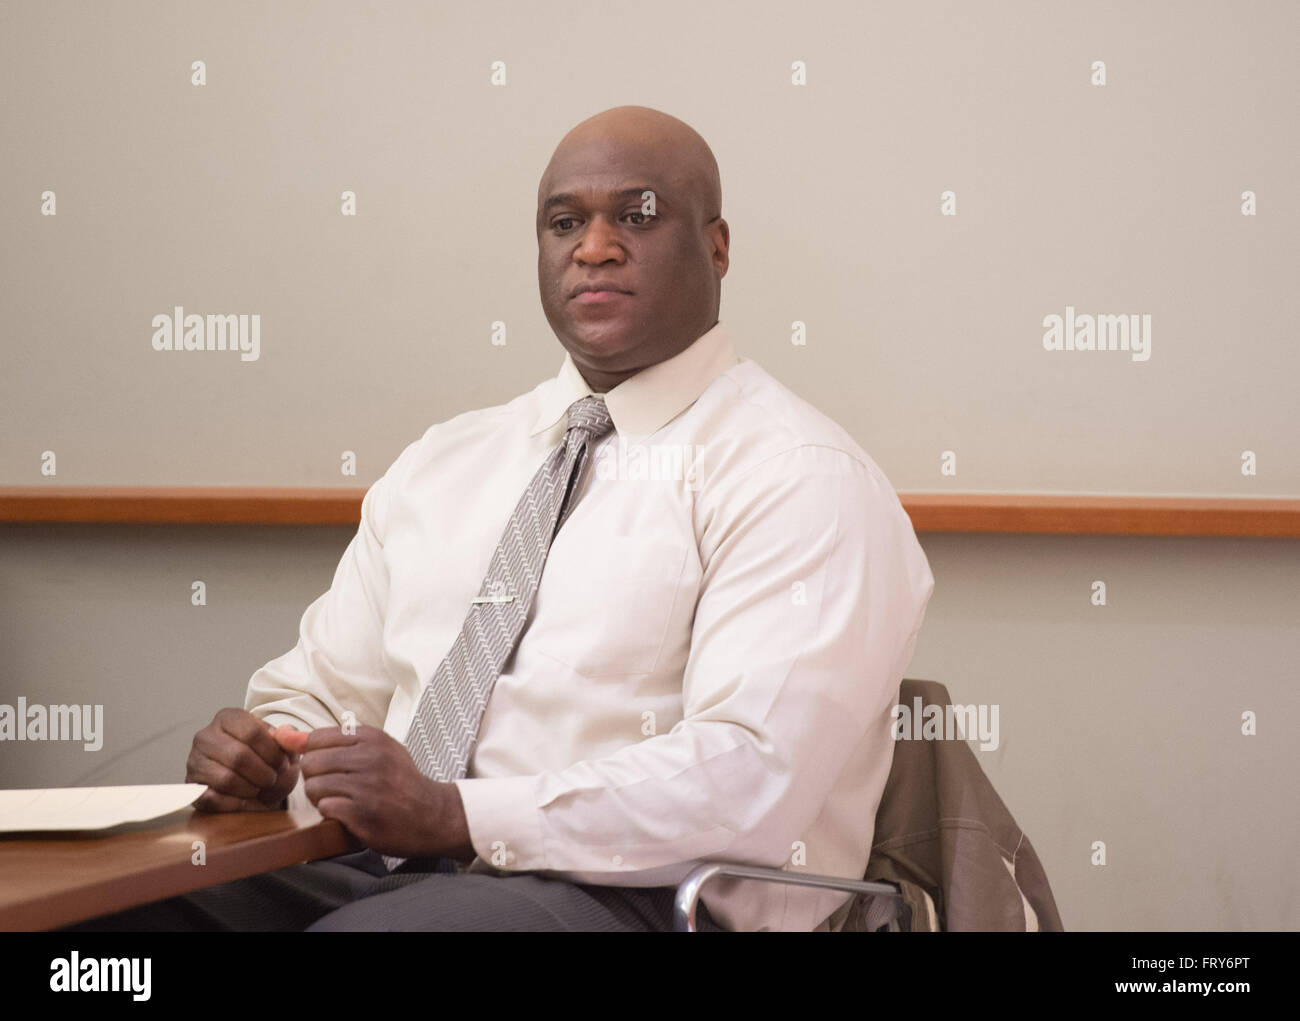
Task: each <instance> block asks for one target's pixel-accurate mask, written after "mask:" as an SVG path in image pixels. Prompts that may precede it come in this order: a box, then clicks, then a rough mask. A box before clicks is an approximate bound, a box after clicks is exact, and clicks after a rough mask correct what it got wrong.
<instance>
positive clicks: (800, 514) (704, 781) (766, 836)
mask: <svg viewBox="0 0 1300 1021" xmlns="http://www.w3.org/2000/svg"><path fill="white" fill-rule="evenodd" d="M703 495H704V494H701V496H703ZM697 519H698V520H701V521H703V530H702V533H700V542H699V547H700V556H701V563H702V565H703V574H702V578H701V584H700V591H699V593H698V602H697V607H696V613H695V618H694V622H693V625H692V632H691V649H690V654H689V657H688V660H687V664H686V668H685V671H684V676H683V683H682V700H683V719H682V720H681V721H680V722H679V723H677V724H676V725H675V726H674V727H673V728H672V729H671V730H670V731H669V732H667V733H664V734H660V735H656V736H652V737H647V738H645V739H644V740H642V741H640V742H638V743H636V744H632V745H628V746H626V747H624V748H621V749H619V751H618V752H616V753H615V754H612V755H609V756H607V757H603V758H600V759H590V760H584V761H580V762H577V763H574V764H573V765H572V766H569V767H567V768H564V769H560V770H553V771H549V772H544V773H540V774H537V775H533V776H520V777H508V778H472V779H462V780H458V781H456V784H457V786H458V787H459V789H460V793H461V798H462V801H463V802H464V805H465V814H466V819H467V822H468V824H469V831H470V837H471V842H472V843H473V845H474V849H475V851H476V852H477V853H478V855H479V856H480V858H482V859H483V860H484V862H485V863H486V864H488V865H490V866H491V867H493V868H498V869H517V870H536V871H556V872H564V873H566V874H569V875H570V876H571V877H572V878H573V879H574V881H577V882H592V883H600V884H604V885H614V886H618V885H637V886H641V885H661V884H668V883H675V882H677V881H679V880H680V878H681V877H682V876H683V875H684V874H685V871H686V868H684V867H683V866H687V867H689V865H690V864H691V863H693V862H695V861H699V860H707V859H715V860H727V861H735V862H745V863H749V864H756V865H768V866H772V867H779V866H781V865H783V864H785V863H786V861H787V860H788V858H789V856H790V853H791V848H792V844H793V842H794V841H796V840H797V839H799V837H800V835H801V833H802V832H803V831H804V830H805V828H807V827H808V826H809V825H810V824H811V823H812V822H813V821H814V820H815V819H816V818H817V816H818V814H819V813H820V812H821V810H822V808H823V805H824V802H825V801H826V798H827V796H828V794H829V792H830V791H831V789H832V787H833V785H834V784H835V783H836V782H837V781H838V780H839V779H840V778H841V777H842V775H843V773H844V770H845V768H846V766H847V765H848V763H849V761H850V759H851V758H852V757H853V755H854V752H855V750H857V749H858V748H859V746H860V745H861V743H862V741H863V739H864V736H865V735H866V734H867V733H868V732H869V731H871V730H872V729H873V728H874V732H877V733H887V732H888V729H887V724H886V723H885V722H884V720H885V719H886V718H887V716H888V713H889V710H890V708H891V707H892V705H893V703H894V701H895V700H896V696H897V690H898V683H899V681H900V680H901V678H902V675H903V672H904V670H905V669H906V667H907V663H908V660H909V659H910V658H911V655H912V650H913V647H914V645H915V640H916V635H917V632H918V630H919V628H920V625H921V619H922V617H923V615H924V609H925V605H926V602H927V601H928V599H929V596H930V592H931V590H932V588H933V578H932V577H931V574H930V570H929V566H928V564H927V563H926V560H925V557H924V554H923V553H922V552H921V550H920V546H919V543H918V542H917V540H916V536H915V533H914V532H913V530H912V526H911V522H910V520H909V519H908V517H907V515H906V512H905V511H904V510H903V508H902V506H901V505H900V504H899V502H898V498H897V496H896V495H895V493H894V491H893V489H892V488H891V487H890V486H889V484H888V482H887V481H886V480H885V479H884V478H883V476H881V475H880V474H879V470H878V469H875V468H873V467H869V466H867V465H865V464H863V463H862V462H861V461H859V460H857V459H856V458H853V457H851V456H850V455H848V454H847V453H845V452H843V451H840V450H837V449H834V448H830V447H819V446H802V447H798V448H795V449H792V450H788V451H785V452H783V453H780V454H777V455H775V456H773V457H771V458H769V459H768V460H766V461H764V462H762V463H760V464H759V465H757V466H756V467H754V468H751V469H750V470H748V471H747V472H745V473H744V474H743V475H742V476H741V477H740V479H739V480H737V481H735V482H733V483H732V484H731V485H729V486H728V487H727V490H726V491H725V492H724V493H721V494H719V495H717V496H716V497H715V498H714V499H713V500H712V501H711V503H707V504H706V501H704V500H703V499H702V500H701V501H700V504H699V505H697ZM697 527H698V526H697ZM881 751H882V754H884V755H889V754H892V748H882V750H881ZM476 865H477V863H476Z"/></svg>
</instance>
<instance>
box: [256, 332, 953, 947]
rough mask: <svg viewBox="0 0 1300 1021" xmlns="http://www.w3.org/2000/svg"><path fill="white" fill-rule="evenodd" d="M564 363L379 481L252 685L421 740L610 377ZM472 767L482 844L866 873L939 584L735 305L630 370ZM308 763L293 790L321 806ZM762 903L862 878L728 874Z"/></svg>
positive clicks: (531, 867) (723, 900)
mask: <svg viewBox="0 0 1300 1021" xmlns="http://www.w3.org/2000/svg"><path fill="white" fill-rule="evenodd" d="M591 392H592V391H591V389H590V388H589V387H588V385H587V383H586V382H585V381H584V379H583V378H582V376H581V374H580V373H579V372H578V371H577V369H576V367H575V366H574V364H573V361H572V359H571V357H569V356H568V355H567V354H566V356H565V359H564V364H563V365H562V366H561V368H560V371H559V374H558V375H557V376H556V377H555V378H554V379H549V380H546V381H545V382H543V383H541V384H539V385H538V386H537V387H535V388H534V389H533V390H531V391H529V392H528V393H526V394H523V395H522V396H520V397H517V398H515V399H514V400H512V401H510V402H509V403H507V404H504V405H500V406H497V407H492V408H485V409H482V410H478V411H471V412H467V413H465V414H462V415H458V416H457V417H455V418H452V419H450V420H449V421H446V422H442V423H440V424H438V425H434V426H432V427H431V428H430V429H429V430H428V431H427V432H426V433H425V434H424V435H423V436H422V437H421V438H420V439H418V440H416V441H415V442H414V443H412V444H411V445H410V446H408V447H407V448H406V449H405V450H404V451H403V452H402V453H401V455H400V456H399V457H398V458H397V460H396V461H395V462H394V463H393V465H392V466H391V467H390V468H389V469H388V471H387V472H385V474H384V476H383V477H382V478H381V479H379V480H378V481H377V482H376V483H375V484H374V485H373V486H371V488H370V489H369V491H367V493H366V495H365V498H364V500H363V502H362V510H361V524H360V527H359V528H358V530H357V534H356V535H355V537H354V538H353V539H352V541H351V543H350V544H349V545H348V548H347V550H346V551H345V552H344V554H343V558H342V560H341V561H340V563H339V566H338V569H337V571H336V573H335V575H334V581H333V583H332V585H331V587H330V589H329V591H327V592H325V593H324V594H323V595H322V596H320V598H318V599H317V600H316V601H315V602H313V603H312V604H311V605H310V606H309V607H308V608H307V610H306V612H305V613H304V614H303V617H302V623H301V627H300V631H299V640H298V643H297V645H296V646H295V647H294V648H293V649H292V650H290V651H289V652H288V653H286V654H285V655H283V656H281V657H279V658H278V659H275V660H273V661H271V662H270V663H267V664H266V666H264V667H262V668H261V669H260V670H258V671H257V672H256V673H255V674H253V676H252V678H251V680H250V681H249V685H248V695H247V698H246V701H245V707H246V708H247V709H249V710H252V711H253V712H254V713H255V714H256V715H257V716H259V717H261V718H263V719H265V720H266V721H268V722H269V723H272V724H280V723H291V724H293V725H295V726H297V727H299V728H302V729H311V728H314V727H334V726H340V725H341V724H342V722H343V721H344V719H345V717H344V713H345V712H349V711H350V712H351V713H352V714H353V717H352V718H353V719H355V721H356V723H357V724H369V725H372V726H377V727H383V728H384V730H385V731H387V733H389V734H391V735H392V736H393V737H395V738H396V739H397V740H398V741H405V738H406V732H407V727H408V725H409V724H410V721H411V717H412V714H413V713H414V711H415V706H416V704H417V703H418V701H419V697H420V690H421V686H422V685H424V684H425V683H426V682H427V681H428V680H429V679H430V678H431V677H432V676H433V673H434V671H435V669H436V668H437V666H438V664H439V662H440V661H441V660H442V658H443V656H444V655H445V654H446V653H447V651H448V650H449V649H450V648H451V645H452V642H453V640H454V639H455V637H456V635H457V634H458V633H459V631H460V628H461V625H462V623H463V622H464V620H465V617H466V614H467V613H468V612H469V608H470V600H471V599H473V598H474V597H475V596H476V595H478V594H479V590H480V588H481V586H482V584H483V579H484V577H485V575H486V573H487V568H488V564H489V561H490V560H491V557H492V554H493V551H494V549H495V548H496V545H497V541H498V540H499V539H500V537H501V533H502V531H503V530H504V528H505V525H506V522H507V521H508V520H509V518H510V515H511V513H512V512H513V510H514V507H515V504H516V502H517V501H518V499H519V497H520V496H521V495H522V494H523V492H524V490H525V488H526V487H527V485H528V483H529V480H530V479H531V478H532V477H533V474H534V473H535V472H536V471H537V469H538V468H539V467H540V466H541V464H542V462H543V461H544V460H545V458H546V457H547V454H548V453H549V452H550V451H551V450H552V449H553V448H554V447H555V446H556V445H557V444H559V443H561V442H562V441H563V438H564V433H565V427H566V412H567V409H568V407H569V406H570V405H571V404H572V403H573V402H574V401H576V400H578V399H579V398H581V397H584V396H586V395H587V394H589V393H591ZM606 402H607V405H608V408H609V411H610V415H611V418H612V419H613V423H614V431H613V432H611V433H609V434H607V435H606V436H605V437H604V439H603V440H601V441H600V442H599V443H598V444H597V445H596V446H595V448H594V450H593V451H592V455H591V457H590V460H589V462H588V468H587V470H586V472H585V475H584V481H583V484H582V486H581V488H580V489H579V490H578V492H577V493H576V494H575V496H574V497H573V498H572V499H574V500H576V504H575V505H574V507H573V510H572V512H571V513H570V514H569V516H568V517H567V518H566V520H565V521H564V523H563V525H562V526H561V528H560V530H559V532H558V533H557V535H556V537H555V540H554V542H553V543H552V546H551V549H550V553H549V555H548V556H547V559H546V563H545V567H544V569H543V572H542V579H541V583H540V586H539V588H538V591H537V596H536V601H535V603H534V606H533V610H532V612H531V614H530V617H529V620H528V623H527V625H526V628H525V631H524V633H523V635H522V637H521V639H520V641H519V644H518V646H517V648H516V650H515V652H514V654H513V655H512V657H511V658H510V659H508V660H507V661H506V664H505V668H504V670H503V672H502V673H501V675H500V677H499V678H498V679H497V681H496V685H495V687H494V688H493V690H492V693H491V696H490V701H489V703H488V706H487V711H486V713H485V714H484V717H483V722H482V726H481V728H480V730H479V734H478V741H477V744H476V746H475V748H474V752H473V754H472V756H471V758H470V763H469V772H468V776H467V777H466V778H465V779H462V780H458V781H456V784H457V786H458V787H459V789H460V794H461V797H462V799H463V801H464V805H465V814H466V818H467V821H468V823H469V831H470V838H471V842H472V843H473V845H474V850H475V851H476V852H477V855H478V857H477V858H476V859H475V860H474V863H473V865H472V866H471V867H470V870H471V871H485V870H486V871H501V872H511V871H530V872H540V873H543V874H547V875H553V876H555V877H557V878H562V879H567V880H570V881H573V882H580V883H595V884H603V885H607V886H664V885H675V884H676V883H678V882H679V881H680V880H681V879H682V878H684V877H685V875H686V873H687V872H688V871H690V869H691V868H692V867H693V866H694V865H696V864H698V863H700V862H703V861H731V862H742V863H747V864H753V865H766V866H773V867H784V868H787V869H790V870H793V871H805V872H811V873H828V874H832V875H838V876H844V877H847V878H853V879H860V878H862V876H863V874H864V872H865V871H866V865H867V858H868V855H869V852H870V847H871V838H872V832H873V829H874V822H875V815H876V809H877V807H878V805H879V803H880V798H881V794H882V793H883V790H884V786H885V780H886V778H887V776H888V774H889V768H890V763H891V761H892V757H893V740H892V737H891V722H892V721H891V719H890V709H891V708H892V707H893V706H894V704H895V702H896V696H897V690H898V684H899V681H900V680H901V678H902V677H903V674H904V671H905V670H906V668H907V664H908V662H909V660H910V659H911V656H912V651H913V648H914V646H915V643H916V637H917V632H918V630H919V629H920V627H921V621H922V618H923V617H924V614H925V607H926V604H927V602H928V601H929V598H930V594H931V592H932V590H933V588H934V579H933V577H932V576H931V573H930V568H929V565H928V563H927V561H926V558H925V554H924V553H923V552H922V550H921V547H920V544H919V543H918V542H917V540H916V535H915V533H914V532H913V530H912V525H911V521H910V520H909V518H908V516H907V514H906V512H905V511H904V510H903V508H902V506H901V505H900V504H899V502H898V497H897V495H896V494H895V492H894V490H893V488H892V487H891V486H890V484H889V481H888V480H887V479H886V478H885V476H884V474H883V473H882V472H881V470H880V468H879V467H878V466H877V465H876V464H875V462H873V461H872V460H871V458H870V457H868V456H867V454H866V453H865V452H864V451H863V450H862V449H861V448H860V447H859V446H858V445H857V444H856V443H855V442H854V441H853V439H852V438H850V436H849V435H848V433H846V432H845V431H844V430H843V429H841V428H840V427H839V426H838V425H836V424H835V423H834V422H832V421H831V420H830V419H828V418H827V417H826V416H825V415H823V414H821V413H820V412H819V411H817V409H815V408H814V407H812V406H811V405H810V404H808V403H806V402H805V401H803V400H802V399H800V398H799V397H797V396H795V395H794V394H793V393H791V392H790V391H789V390H788V389H786V388H785V387H784V386H782V385H781V384H780V383H779V382H777V381H776V380H775V379H773V378H772V377H771V376H770V375H768V374H767V373H766V372H765V371H763V370H762V369H761V368H759V367H758V366H757V365H756V364H754V362H752V361H750V360H748V359H741V358H738V357H737V355H736V352H735V348H734V346H733V343H732V339H731V337H730V335H729V334H728V332H727V330H726V329H725V327H724V326H723V324H721V323H719V324H717V325H715V326H714V327H713V328H712V329H711V330H709V331H708V332H707V333H705V334H704V335H703V336H701V337H700V338H699V339H697V340H696V341H695V342H694V343H693V344H692V345H691V346H690V347H689V348H687V349H686V350H685V351H683V352H681V353H680V354H678V355H676V356H675V357H673V358H670V359H668V360H667V361H664V362H661V363H659V364H658V365H654V366H651V367H650V368H648V369H645V370H644V371H642V372H640V373H638V374H637V375H636V376H634V377H632V378H631V379H628V380H626V381H624V382H623V383H621V384H619V385H618V386H616V387H614V388H613V389H612V390H610V391H609V392H608V393H607V394H606ZM305 803H306V800H305V794H304V792H303V788H302V782H301V780H300V781H299V784H298V786H297V788H296V789H295V791H294V792H293V794H292V795H291V797H290V804H291V805H299V804H305ZM702 899H703V901H704V903H705V905H706V906H707V907H708V910H709V912H710V914H711V915H712V916H713V917H714V918H715V919H716V920H717V921H718V922H719V924H721V925H723V926H725V927H726V928H728V929H732V930H737V931H738V930H756V929H774V930H778V929H779V930H803V931H807V930H811V929H814V928H817V927H819V924H820V923H823V922H825V921H826V919H827V918H828V916H829V915H831V913H832V912H833V911H835V909H836V908H838V907H840V906H841V905H842V904H844V902H845V901H846V900H847V899H848V895H847V894H844V893H837V892H835V891H826V890H817V889H813V888H809V887H792V886H787V885H786V884H774V883H766V882H760V881H757V880H736V879H715V880H713V881H712V882H711V883H710V884H708V885H707V886H706V887H705V888H704V892H703V895H702Z"/></svg>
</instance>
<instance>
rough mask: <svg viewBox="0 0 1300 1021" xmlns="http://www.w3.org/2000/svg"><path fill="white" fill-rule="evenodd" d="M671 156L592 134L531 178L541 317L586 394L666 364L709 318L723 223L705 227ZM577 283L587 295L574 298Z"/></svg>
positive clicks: (689, 183) (722, 255)
mask: <svg viewBox="0 0 1300 1021" xmlns="http://www.w3.org/2000/svg"><path fill="white" fill-rule="evenodd" d="M672 155H673V153H672V151H665V150H664V149H662V148H660V149H656V148H654V147H650V146H645V145H641V144H637V143H635V142H628V141H626V140H618V139H612V138H600V137H596V138H592V139H589V140H586V141H582V142H578V143H574V144H571V145H567V146H562V147H561V150H560V151H558V152H557V153H556V156H555V158H554V159H552V161H551V165H550V167H549V168H548V172H547V175H546V176H545V177H544V178H543V181H542V188H541V191H540V193H539V196H538V212H537V278H538V284H539V286H540V289H541V298H542V309H543V310H544V312H545V313H546V320H547V322H549V323H550V324H551V329H552V330H554V331H555V335H556V336H557V337H558V338H559V340H560V343H561V344H562V345H563V346H564V348H565V349H566V350H567V351H568V352H569V353H570V355H571V356H572V358H573V361H574V364H575V365H576V366H577V367H578V368H579V369H580V370H581V371H582V373H583V375H584V376H586V377H587V379H588V381H589V382H591V383H592V385H593V387H595V386H596V384H597V381H599V382H601V383H604V384H605V385H607V386H613V385H615V384H617V383H618V382H620V381H621V380H622V379H623V378H626V377H627V376H630V375H633V374H634V373H635V372H637V371H639V370H641V369H643V368H646V367H647V366H650V365H654V364H655V363H657V362H660V361H663V360H664V359H665V358H670V357H672V356H673V355H675V354H677V353H678V352H679V351H681V350H683V349H685V348H686V347H687V346H689V345H690V344H691V343H692V342H693V341H694V340H695V339H696V338H697V337H699V336H700V335H701V334H703V333H704V332H706V331H707V330H708V329H709V328H710V327H711V326H712V325H713V324H714V323H715V322H716V321H717V311H718V293H719V281H720V279H721V277H722V275H723V274H724V273H725V272H726V260H727V254H726V224H725V221H721V220H716V221H715V222H714V223H713V224H712V225H711V226H710V225H708V224H706V223H705V220H706V219H708V218H709V215H708V214H707V213H706V211H705V210H704V208H703V202H702V197H701V195H700V194H699V188H698V187H697V186H696V185H695V184H694V183H693V179H692V176H691V175H690V174H689V173H684V172H683V171H682V170H681V169H680V168H675V167H674V166H673V160H672ZM646 191H652V192H653V193H654V210H655V215H653V216H651V215H647V214H645V213H644V212H643V211H642V210H643V206H644V205H645V203H646V199H645V198H644V197H643V194H644V192H646ZM719 239H721V243H720V245H719ZM719 248H720V249H721V250H720V252H719ZM584 286H587V287H590V286H595V287H597V288H599V290H596V291H588V292H586V293H577V290H578V288H580V287H584Z"/></svg>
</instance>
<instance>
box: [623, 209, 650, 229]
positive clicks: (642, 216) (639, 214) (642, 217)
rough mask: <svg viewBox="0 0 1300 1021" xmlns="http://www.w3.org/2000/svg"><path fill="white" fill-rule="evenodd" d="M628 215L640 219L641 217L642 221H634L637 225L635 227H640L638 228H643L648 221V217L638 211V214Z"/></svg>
mask: <svg viewBox="0 0 1300 1021" xmlns="http://www.w3.org/2000/svg"><path fill="white" fill-rule="evenodd" d="M627 215H628V216H639V217H641V219H639V220H635V221H633V222H634V223H635V225H636V226H638V227H639V226H641V224H643V223H645V222H646V220H647V217H646V215H645V213H642V212H640V211H639V210H638V211H637V212H634V213H628V214H627Z"/></svg>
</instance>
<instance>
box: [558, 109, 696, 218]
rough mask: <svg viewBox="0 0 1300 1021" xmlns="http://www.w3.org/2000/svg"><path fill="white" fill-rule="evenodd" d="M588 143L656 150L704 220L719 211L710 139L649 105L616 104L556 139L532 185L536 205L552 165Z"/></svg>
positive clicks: (683, 122) (562, 162)
mask: <svg viewBox="0 0 1300 1021" xmlns="http://www.w3.org/2000/svg"><path fill="white" fill-rule="evenodd" d="M593 143H595V144H596V145H598V146H599V145H617V146H620V147H623V148H624V149H627V150H635V149H650V150H657V151H658V152H660V153H662V154H663V155H665V156H666V157H668V158H669V159H670V160H671V164H672V165H674V166H676V167H678V168H679V170H680V175H679V179H680V181H681V183H682V184H683V185H685V186H686V187H687V188H689V189H690V190H691V191H692V192H693V193H694V194H695V196H696V198H697V199H698V202H699V206H700V208H701V209H702V210H703V215H705V217H706V222H707V221H708V220H712V219H715V218H716V217H719V216H721V215H722V179H721V177H720V176H719V174H718V161H717V160H716V159H714V157H713V150H712V149H710V148H709V143H708V142H706V141H705V140H704V139H703V138H702V137H701V136H700V133H699V132H698V131H696V130H695V129H694V128H693V127H691V126H690V125H689V124H687V123H686V122H685V121H682V120H678V119H677V118H676V117H673V116H671V115H670V114H666V113H664V112H663V111H661V110H655V109H652V108H651V107H648V106H615V107H611V108H610V109H608V110H602V111H601V112H600V113H598V114H596V115H595V116H593V117H588V118H587V119H586V120H585V121H582V122H581V123H579V124H577V125H576V126H575V127H573V128H572V129H571V130H570V131H569V133H568V134H567V135H565V136H564V137H563V138H562V139H560V144H559V145H557V146H556V147H555V152H554V153H553V154H552V156H551V161H550V163H548V164H547V165H546V170H545V172H544V173H543V174H542V180H541V183H540V184H539V185H538V187H537V204H538V208H539V209H540V208H541V205H542V203H543V202H544V201H545V197H546V192H547V189H548V188H549V186H550V184H551V181H552V179H553V176H554V173H555V168H556V165H557V163H558V164H559V165H560V166H563V165H564V163H565V160H566V158H568V157H570V156H572V154H573V153H574V152H575V151H579V152H580V151H582V150H583V149H584V148H585V147H588V146H590V145H591V144H593Z"/></svg>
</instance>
